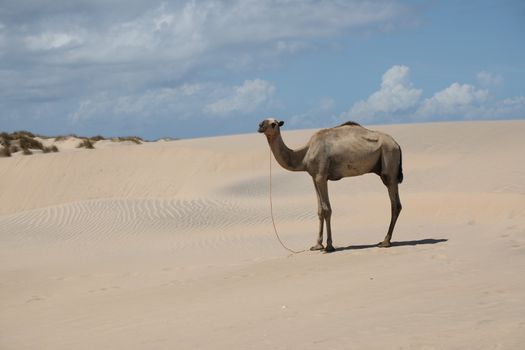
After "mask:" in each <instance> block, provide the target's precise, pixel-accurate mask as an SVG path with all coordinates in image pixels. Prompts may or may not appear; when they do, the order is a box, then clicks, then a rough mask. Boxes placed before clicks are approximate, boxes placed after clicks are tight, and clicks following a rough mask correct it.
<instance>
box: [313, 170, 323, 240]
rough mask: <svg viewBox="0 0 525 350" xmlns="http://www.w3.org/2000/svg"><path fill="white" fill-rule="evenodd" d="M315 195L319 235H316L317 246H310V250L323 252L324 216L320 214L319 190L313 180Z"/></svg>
mask: <svg viewBox="0 0 525 350" xmlns="http://www.w3.org/2000/svg"><path fill="white" fill-rule="evenodd" d="M314 187H315V193H316V194H317V216H318V217H319V231H318V232H319V233H318V235H317V244H316V245H314V246H312V247H311V248H310V250H323V249H324V246H323V227H324V216H323V213H322V204H321V195H320V194H319V189H318V188H317V184H316V182H315V180H314Z"/></svg>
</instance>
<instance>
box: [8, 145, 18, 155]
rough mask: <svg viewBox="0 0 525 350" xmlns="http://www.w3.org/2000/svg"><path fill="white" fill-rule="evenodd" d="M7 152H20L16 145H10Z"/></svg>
mask: <svg viewBox="0 0 525 350" xmlns="http://www.w3.org/2000/svg"><path fill="white" fill-rule="evenodd" d="M9 150H10V151H11V153H16V152H18V151H20V147H18V146H17V145H11V147H10V149H9Z"/></svg>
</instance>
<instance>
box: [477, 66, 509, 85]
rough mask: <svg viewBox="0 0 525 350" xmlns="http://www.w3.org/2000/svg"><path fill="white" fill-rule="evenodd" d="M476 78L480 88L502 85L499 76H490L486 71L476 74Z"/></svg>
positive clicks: (501, 78) (501, 79)
mask: <svg viewBox="0 0 525 350" xmlns="http://www.w3.org/2000/svg"><path fill="white" fill-rule="evenodd" d="M476 78H477V79H478V82H479V83H480V85H481V86H484V87H498V86H500V85H502V84H503V77H502V76H501V75H499V74H492V73H489V72H487V71H484V70H483V71H481V72H479V73H478V74H476Z"/></svg>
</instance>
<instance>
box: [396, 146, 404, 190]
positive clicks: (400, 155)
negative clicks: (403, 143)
mask: <svg viewBox="0 0 525 350" xmlns="http://www.w3.org/2000/svg"><path fill="white" fill-rule="evenodd" d="M401 182H403V152H401V147H400V148H399V170H398V171H397V183H399V184H400V183H401Z"/></svg>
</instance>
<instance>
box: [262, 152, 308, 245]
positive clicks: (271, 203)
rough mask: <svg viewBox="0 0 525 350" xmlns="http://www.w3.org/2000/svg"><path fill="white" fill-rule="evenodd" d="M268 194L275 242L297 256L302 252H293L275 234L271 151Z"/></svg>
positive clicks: (277, 234)
mask: <svg viewBox="0 0 525 350" xmlns="http://www.w3.org/2000/svg"><path fill="white" fill-rule="evenodd" d="M269 192H270V216H271V217H272V225H273V231H274V232H275V237H277V240H278V241H279V243H281V245H282V246H283V248H284V249H286V250H287V251H289V252H292V253H294V254H299V253H302V252H304V250H293V249H290V248H288V247H287V246H286V245H285V244H284V243H283V241H281V237H279V233H277V228H276V227H275V219H274V217H273V200H272V151H271V150H270V186H269Z"/></svg>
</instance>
